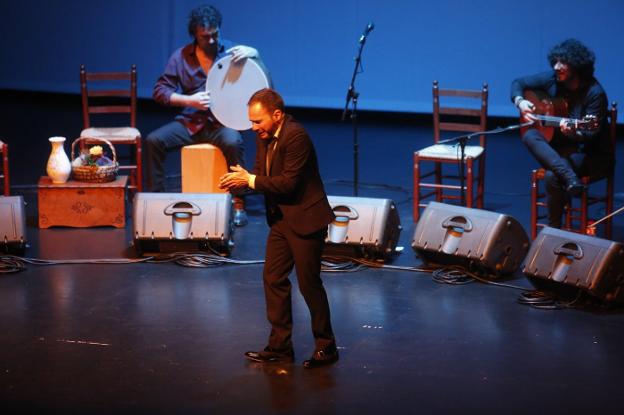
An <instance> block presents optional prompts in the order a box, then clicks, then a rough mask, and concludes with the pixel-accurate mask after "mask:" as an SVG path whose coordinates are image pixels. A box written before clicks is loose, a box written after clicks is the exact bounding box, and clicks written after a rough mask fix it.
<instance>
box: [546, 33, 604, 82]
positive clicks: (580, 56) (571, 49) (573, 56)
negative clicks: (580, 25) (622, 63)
mask: <svg viewBox="0 0 624 415" xmlns="http://www.w3.org/2000/svg"><path fill="white" fill-rule="evenodd" d="M557 61H561V62H563V63H567V64H568V65H570V66H571V67H572V68H573V69H574V70H575V71H576V72H577V73H578V75H579V77H580V78H581V79H591V78H592V77H593V76H594V63H595V62H596V55H594V52H592V51H591V50H590V49H589V48H588V47H587V46H585V45H584V44H582V43H581V42H580V41H578V40H576V39H566V40H564V41H563V42H561V43H559V44H558V45H555V46H553V48H552V49H551V50H550V52H548V62H550V66H554V65H555V62H557Z"/></svg>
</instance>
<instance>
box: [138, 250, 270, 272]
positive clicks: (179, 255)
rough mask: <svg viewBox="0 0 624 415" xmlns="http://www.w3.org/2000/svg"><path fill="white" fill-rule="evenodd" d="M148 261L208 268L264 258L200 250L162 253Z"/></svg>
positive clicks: (252, 263) (252, 261)
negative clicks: (225, 254)
mask: <svg viewBox="0 0 624 415" xmlns="http://www.w3.org/2000/svg"><path fill="white" fill-rule="evenodd" d="M148 262H152V263H162V262H173V263H175V264H178V265H182V266H184V267H193V268H208V267H215V266H222V265H232V264H233V265H255V264H262V263H264V260H260V259H258V260H241V259H232V258H226V257H224V256H222V255H219V254H217V253H213V254H205V253H199V252H193V253H188V252H176V253H172V254H162V255H157V256H154V257H151V258H150V260H149V261H148Z"/></svg>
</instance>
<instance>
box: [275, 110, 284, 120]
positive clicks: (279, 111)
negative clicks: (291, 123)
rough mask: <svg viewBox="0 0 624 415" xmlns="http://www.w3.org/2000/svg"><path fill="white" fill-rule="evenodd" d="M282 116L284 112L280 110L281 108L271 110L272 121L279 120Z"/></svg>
mask: <svg viewBox="0 0 624 415" xmlns="http://www.w3.org/2000/svg"><path fill="white" fill-rule="evenodd" d="M283 116H284V113H283V112H282V110H279V109H278V110H275V111H273V120H274V121H279V120H281V119H282V117H283Z"/></svg>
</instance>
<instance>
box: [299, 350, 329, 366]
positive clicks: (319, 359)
mask: <svg viewBox="0 0 624 415" xmlns="http://www.w3.org/2000/svg"><path fill="white" fill-rule="evenodd" d="M337 361H338V350H335V351H333V352H330V353H325V352H323V351H318V352H314V354H313V355H312V357H311V358H309V359H308V360H304V361H303V367H305V368H306V369H314V368H317V367H321V366H327V365H331V364H333V363H336V362H337Z"/></svg>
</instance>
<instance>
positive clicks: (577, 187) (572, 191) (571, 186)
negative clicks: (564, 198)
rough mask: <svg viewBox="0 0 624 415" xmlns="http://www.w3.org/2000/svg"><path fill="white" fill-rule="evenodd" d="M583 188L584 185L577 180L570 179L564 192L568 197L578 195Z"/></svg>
mask: <svg viewBox="0 0 624 415" xmlns="http://www.w3.org/2000/svg"><path fill="white" fill-rule="evenodd" d="M583 190H585V185H584V184H583V183H581V182H579V181H578V180H570V181H569V182H568V185H567V186H566V193H567V194H568V196H570V197H576V196H579V195H580V194H581V193H583Z"/></svg>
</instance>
